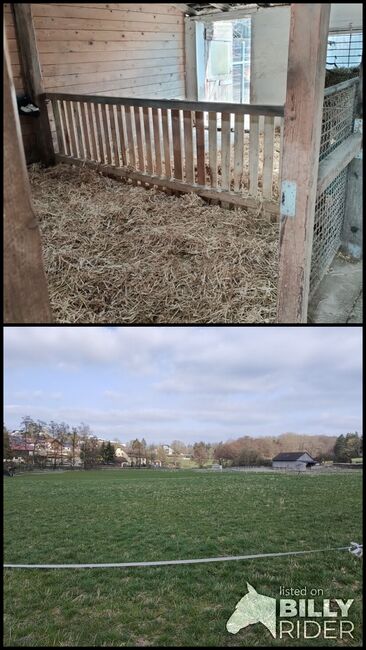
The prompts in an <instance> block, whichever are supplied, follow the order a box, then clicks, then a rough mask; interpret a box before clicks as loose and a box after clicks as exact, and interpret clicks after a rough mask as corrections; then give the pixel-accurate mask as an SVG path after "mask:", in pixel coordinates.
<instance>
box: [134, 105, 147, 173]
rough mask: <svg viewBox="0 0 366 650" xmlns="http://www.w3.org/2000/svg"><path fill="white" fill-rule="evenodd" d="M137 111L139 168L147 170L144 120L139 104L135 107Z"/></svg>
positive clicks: (142, 170) (135, 111)
mask: <svg viewBox="0 0 366 650" xmlns="http://www.w3.org/2000/svg"><path fill="white" fill-rule="evenodd" d="M133 110H134V113H135V127H136V140H137V153H138V160H139V166H138V169H139V170H140V171H141V172H144V171H145V159H144V147H143V128H144V125H143V120H142V118H141V108H140V107H139V106H135V107H134V109H133Z"/></svg>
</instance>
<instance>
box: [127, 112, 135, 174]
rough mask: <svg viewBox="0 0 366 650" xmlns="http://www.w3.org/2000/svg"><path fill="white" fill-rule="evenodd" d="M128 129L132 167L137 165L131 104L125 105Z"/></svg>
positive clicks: (129, 156)
mask: <svg viewBox="0 0 366 650" xmlns="http://www.w3.org/2000/svg"><path fill="white" fill-rule="evenodd" d="M125 119H126V131H127V142H128V161H129V164H130V165H131V166H132V167H136V156H135V143H134V139H133V132H132V114H131V106H125Z"/></svg>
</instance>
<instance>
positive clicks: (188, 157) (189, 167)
mask: <svg viewBox="0 0 366 650" xmlns="http://www.w3.org/2000/svg"><path fill="white" fill-rule="evenodd" d="M183 121H184V160H185V171H186V181H187V183H194V158H193V138H192V113H191V111H183Z"/></svg>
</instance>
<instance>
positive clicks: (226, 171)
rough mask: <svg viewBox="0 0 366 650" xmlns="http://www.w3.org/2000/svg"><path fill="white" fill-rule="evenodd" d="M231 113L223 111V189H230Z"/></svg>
mask: <svg viewBox="0 0 366 650" xmlns="http://www.w3.org/2000/svg"><path fill="white" fill-rule="evenodd" d="M230 149H231V147H230V113H221V189H222V190H230V166H231V165H230Z"/></svg>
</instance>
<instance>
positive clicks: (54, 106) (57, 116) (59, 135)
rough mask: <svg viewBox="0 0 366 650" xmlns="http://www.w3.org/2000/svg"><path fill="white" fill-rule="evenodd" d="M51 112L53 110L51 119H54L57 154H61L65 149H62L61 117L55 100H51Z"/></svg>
mask: <svg viewBox="0 0 366 650" xmlns="http://www.w3.org/2000/svg"><path fill="white" fill-rule="evenodd" d="M52 110H53V117H54V119H55V126H56V136H57V144H58V150H59V153H62V154H63V153H65V148H64V143H63V138H62V125H61V117H60V110H59V105H58V101H57V99H53V100H52Z"/></svg>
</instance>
